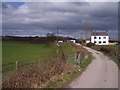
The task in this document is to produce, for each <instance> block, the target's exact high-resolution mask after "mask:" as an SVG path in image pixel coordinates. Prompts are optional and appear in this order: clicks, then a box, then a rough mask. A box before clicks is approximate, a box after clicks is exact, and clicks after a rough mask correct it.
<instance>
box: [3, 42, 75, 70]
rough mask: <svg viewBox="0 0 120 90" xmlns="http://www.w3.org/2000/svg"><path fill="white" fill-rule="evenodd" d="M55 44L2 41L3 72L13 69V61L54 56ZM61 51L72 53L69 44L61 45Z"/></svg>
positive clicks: (39, 59)
mask: <svg viewBox="0 0 120 90" xmlns="http://www.w3.org/2000/svg"><path fill="white" fill-rule="evenodd" d="M55 50H56V46H55V45H52V44H29V43H23V42H3V43H2V65H3V72H7V71H10V70H12V69H13V70H14V69H15V63H16V61H18V63H22V64H25V63H31V62H36V61H40V62H42V61H46V60H49V58H51V57H52V56H54V54H55ZM63 51H65V52H67V54H68V55H72V54H73V48H72V47H71V46H70V45H63Z"/></svg>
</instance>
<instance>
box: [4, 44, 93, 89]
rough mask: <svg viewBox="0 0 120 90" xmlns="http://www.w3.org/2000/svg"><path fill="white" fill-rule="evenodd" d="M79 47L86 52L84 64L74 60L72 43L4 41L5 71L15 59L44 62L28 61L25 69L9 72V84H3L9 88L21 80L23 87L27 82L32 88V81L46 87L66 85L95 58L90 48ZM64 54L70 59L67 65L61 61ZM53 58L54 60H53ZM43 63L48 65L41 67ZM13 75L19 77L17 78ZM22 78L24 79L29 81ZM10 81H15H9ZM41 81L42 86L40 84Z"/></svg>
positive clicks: (25, 61) (7, 82)
mask: <svg viewBox="0 0 120 90" xmlns="http://www.w3.org/2000/svg"><path fill="white" fill-rule="evenodd" d="M78 49H79V51H82V52H84V53H85V57H84V59H83V61H82V63H81V64H80V65H77V64H76V62H75V60H74V47H73V46H72V45H71V44H69V43H62V44H61V47H57V46H56V44H55V43H53V44H29V43H16V42H3V71H4V72H8V70H7V69H5V68H4V67H5V66H4V65H8V64H10V63H11V62H13V61H14V62H15V61H16V60H19V61H18V62H21V63H23V64H24V63H28V62H29V63H32V62H37V61H40V63H38V64H37V63H36V64H30V65H29V63H28V66H26V67H22V68H21V69H19V70H20V71H19V70H17V71H14V72H13V73H11V75H10V76H9V74H8V75H7V76H8V77H5V79H4V82H5V83H3V86H4V87H5V86H6V84H7V86H8V87H11V86H12V85H14V82H16V81H17V80H19V83H20V85H21V86H22V85H23V87H29V86H31V83H33V82H34V80H35V83H34V84H35V86H34V85H33V86H31V87H43V88H58V87H59V88H60V87H64V86H65V85H67V84H68V83H69V82H70V81H72V80H73V79H75V78H76V77H77V76H78V75H80V74H81V73H82V72H83V71H84V70H85V68H86V67H87V66H88V65H89V64H90V62H91V59H92V58H91V54H88V52H87V51H86V49H84V48H82V47H80V48H78ZM63 54H64V56H65V57H66V58H65V60H66V59H67V61H68V62H67V63H66V64H62V63H63V62H61V60H62V59H63V58H62V57H63ZM61 56H62V57H61ZM53 59H54V61H50V60H53ZM11 60H12V61H11ZM39 64H41V65H39ZM42 64H44V65H43V66H44V67H41V66H42ZM11 65H12V64H11ZM14 65H15V64H14ZM12 66H13V65H12ZM12 66H11V67H12ZM14 67H15V66H14ZM52 70H53V71H52ZM62 70H63V71H62ZM11 72H12V71H11ZM32 72H34V73H32ZM29 74H30V75H29ZM24 76H27V77H24ZM13 77H16V79H15V78H13ZM41 77H43V78H41ZM54 77H55V78H54ZM22 78H24V79H25V80H24V79H22ZM33 78H34V79H33ZM38 78H39V79H38ZM52 78H54V79H52ZM49 79H50V80H49ZM26 80H28V81H29V80H32V81H31V82H30V83H27V82H26ZM10 81H11V82H12V83H9V82H10ZM22 82H24V83H22ZM41 82H44V83H43V84H45V85H43V86H39V83H41ZM46 82H47V84H46ZM37 84H38V86H36V85H37ZM12 87H13V86H12ZM15 87H20V86H19V84H18V86H15Z"/></svg>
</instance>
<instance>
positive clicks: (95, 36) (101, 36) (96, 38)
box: [91, 31, 109, 45]
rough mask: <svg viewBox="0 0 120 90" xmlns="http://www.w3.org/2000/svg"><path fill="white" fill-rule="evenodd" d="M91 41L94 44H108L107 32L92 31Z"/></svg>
mask: <svg viewBox="0 0 120 90" xmlns="http://www.w3.org/2000/svg"><path fill="white" fill-rule="evenodd" d="M91 43H95V44H96V45H108V44H109V36H108V32H107V31H106V32H92V33H91Z"/></svg>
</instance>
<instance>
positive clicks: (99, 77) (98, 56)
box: [67, 48, 118, 88]
mask: <svg viewBox="0 0 120 90" xmlns="http://www.w3.org/2000/svg"><path fill="white" fill-rule="evenodd" d="M87 50H88V51H89V52H92V55H93V61H92V62H91V64H90V65H89V66H88V67H87V69H86V70H85V71H84V72H83V73H82V75H81V76H79V77H78V78H76V79H75V80H74V81H73V82H71V83H70V84H69V85H68V86H67V87H69V88H118V67H117V65H116V64H115V63H114V62H113V61H112V60H110V59H109V58H108V57H107V56H105V55H103V54H102V53H101V52H98V51H96V50H93V49H90V48H87Z"/></svg>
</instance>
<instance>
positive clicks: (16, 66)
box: [16, 61, 18, 70]
mask: <svg viewBox="0 0 120 90" xmlns="http://www.w3.org/2000/svg"><path fill="white" fill-rule="evenodd" d="M17 69H18V61H16V70H17Z"/></svg>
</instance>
